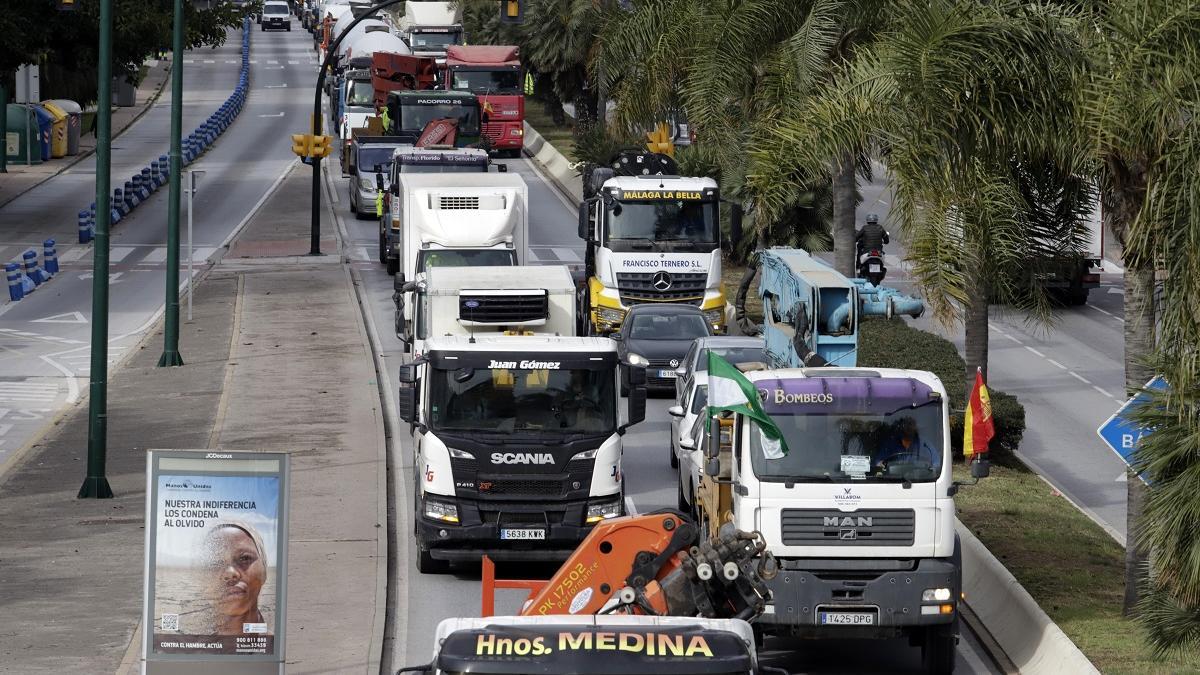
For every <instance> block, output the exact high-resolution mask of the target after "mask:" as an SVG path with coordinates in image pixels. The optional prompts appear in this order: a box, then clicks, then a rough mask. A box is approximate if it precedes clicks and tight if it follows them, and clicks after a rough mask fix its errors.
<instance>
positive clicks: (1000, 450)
mask: <svg viewBox="0 0 1200 675" xmlns="http://www.w3.org/2000/svg"><path fill="white" fill-rule="evenodd" d="M858 365H860V366H865V367H873V368H907V369H910V370H928V371H930V372H932V373H933V374H934V375H937V376H938V378H939V379H941V381H942V384H943V385H945V387H946V393H947V394H948V395H949V397H950V443H951V446H952V447H953V448H954V456H955V457H956V458H962V442H963V409H964V408H965V407H966V397H967V391H966V380H965V373H966V364H965V363H964V362H963V359H962V357H961V356H959V355H958V350H957V349H956V348H955V347H954V345H953V344H952V343H951V342H950V341H949V340H946V339H944V338H942V337H939V336H937V335H934V334H933V333H930V332H927V331H923V330H920V329H917V328H913V327H912V326H909V325H908V323H906V322H905V321H904V319H901V318H895V319H883V318H866V319H863V320H862V321H861V322H860V324H859V334H858ZM988 393H989V394H991V400H992V419H993V421H994V423H995V425H996V435H995V436H994V437H993V438H992V442H991V457H992V459H993V460H1000V461H1004V460H1007V459H1009V458H1011V457H1012V455H1013V452H1014V451H1015V450H1016V449H1017V448H1018V447H1019V446H1020V445H1021V436H1023V435H1024V434H1025V407H1024V406H1022V405H1021V403H1020V402H1019V401H1017V398H1016V397H1015V396H1011V395H1009V394H1006V393H1004V392H1002V391H997V390H995V389H992V388H990V387H989V388H988Z"/></svg>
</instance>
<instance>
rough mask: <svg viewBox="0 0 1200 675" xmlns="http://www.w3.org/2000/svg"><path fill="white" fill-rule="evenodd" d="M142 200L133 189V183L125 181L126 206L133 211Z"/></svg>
mask: <svg viewBox="0 0 1200 675" xmlns="http://www.w3.org/2000/svg"><path fill="white" fill-rule="evenodd" d="M141 203H142V200H140V199H138V196H137V191H135V190H134V188H133V181H131V180H127V181H125V205H126V206H128V207H129V210H130V211H132V210H133V209H134V208H135V207H136V206H137V205H138V204H141Z"/></svg>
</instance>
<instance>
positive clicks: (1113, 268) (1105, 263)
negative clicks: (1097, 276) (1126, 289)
mask: <svg viewBox="0 0 1200 675" xmlns="http://www.w3.org/2000/svg"><path fill="white" fill-rule="evenodd" d="M1100 262H1101V268H1102V269H1103V270H1104V271H1105V272H1108V273H1110V274H1125V268H1124V267H1121V266H1120V265H1118V264H1117V263H1115V262H1113V261H1111V260H1109V259H1108V258H1105V259H1104V260H1102V261H1100Z"/></svg>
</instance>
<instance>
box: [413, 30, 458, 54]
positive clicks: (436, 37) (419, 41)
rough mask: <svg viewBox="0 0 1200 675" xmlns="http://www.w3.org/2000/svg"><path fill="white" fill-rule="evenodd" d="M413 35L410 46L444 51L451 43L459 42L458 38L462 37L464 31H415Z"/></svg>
mask: <svg viewBox="0 0 1200 675" xmlns="http://www.w3.org/2000/svg"><path fill="white" fill-rule="evenodd" d="M411 35H412V37H411V38H410V40H411V44H410V45H409V46H410V47H412V48H413V49H436V50H438V51H443V52H444V51H446V48H447V47H449V46H450V45H456V44H458V39H459V38H460V37H462V33H450V32H438V33H420V32H414V33H412V34H411Z"/></svg>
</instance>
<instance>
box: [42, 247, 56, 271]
mask: <svg viewBox="0 0 1200 675" xmlns="http://www.w3.org/2000/svg"><path fill="white" fill-rule="evenodd" d="M54 244H55V241H54V240H53V239H47V240H46V241H44V242H42V267H45V268H46V274H50V275H55V274H58V249H56V248H55V247H54Z"/></svg>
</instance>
